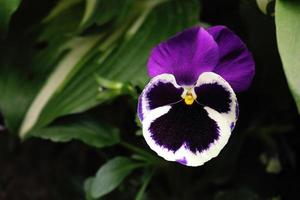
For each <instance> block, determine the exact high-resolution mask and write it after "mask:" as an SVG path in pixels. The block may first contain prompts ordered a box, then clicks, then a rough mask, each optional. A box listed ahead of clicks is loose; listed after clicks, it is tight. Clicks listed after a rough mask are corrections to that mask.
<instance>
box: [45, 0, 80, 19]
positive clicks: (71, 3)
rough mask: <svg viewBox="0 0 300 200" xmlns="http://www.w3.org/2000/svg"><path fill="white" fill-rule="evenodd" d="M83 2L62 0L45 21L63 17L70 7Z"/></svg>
mask: <svg viewBox="0 0 300 200" xmlns="http://www.w3.org/2000/svg"><path fill="white" fill-rule="evenodd" d="M82 1H83V0H60V1H59V2H58V3H57V5H56V6H55V7H54V8H53V9H52V10H51V12H50V13H49V15H48V16H47V17H46V18H45V19H44V22H48V21H51V20H52V19H54V18H56V17H57V16H59V15H61V14H62V13H63V12H65V11H66V10H67V9H69V8H70V7H72V6H74V5H76V4H78V3H80V2H82Z"/></svg>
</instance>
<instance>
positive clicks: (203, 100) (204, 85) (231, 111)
mask: <svg viewBox="0 0 300 200" xmlns="http://www.w3.org/2000/svg"><path fill="white" fill-rule="evenodd" d="M194 91H195V94H196V95H197V99H196V101H197V102H198V103H200V104H201V105H203V106H208V107H210V108H211V109H214V110H216V111H217V112H219V113H220V114H221V115H222V116H223V117H224V118H225V119H227V121H228V123H229V125H230V126H231V128H232V129H233V128H234V126H235V123H236V121H237V118H238V102H237V98H236V95H235V93H234V91H233V89H232V88H231V87H230V85H229V83H227V82H226V81H225V80H224V79H223V78H222V77H221V76H220V75H218V74H215V73H213V72H205V73H202V74H201V75H200V76H199V78H198V80H197V83H196V85H195V88H194Z"/></svg>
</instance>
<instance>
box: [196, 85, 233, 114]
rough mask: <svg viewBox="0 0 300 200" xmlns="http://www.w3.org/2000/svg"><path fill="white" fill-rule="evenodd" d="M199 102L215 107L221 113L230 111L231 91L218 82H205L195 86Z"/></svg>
mask: <svg viewBox="0 0 300 200" xmlns="http://www.w3.org/2000/svg"><path fill="white" fill-rule="evenodd" d="M195 93H196V95H197V102H198V103H200V104H202V105H204V106H208V107H210V108H213V109H215V110H216V111H218V112H220V113H227V112H229V111H230V104H231V98H230V96H231V95H230V92H229V91H228V90H227V89H226V88H224V87H223V86H221V85H219V84H217V83H209V84H203V85H200V86H198V87H195Z"/></svg>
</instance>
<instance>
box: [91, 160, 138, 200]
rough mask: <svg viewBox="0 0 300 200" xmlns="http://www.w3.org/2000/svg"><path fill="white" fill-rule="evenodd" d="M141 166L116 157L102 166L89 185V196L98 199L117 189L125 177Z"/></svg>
mask: <svg viewBox="0 0 300 200" xmlns="http://www.w3.org/2000/svg"><path fill="white" fill-rule="evenodd" d="M140 166H141V163H136V162H134V161H133V160H130V159H129V158H126V157H117V158H114V159H112V160H110V161H108V162H107V163H106V164H104V165H103V166H102V167H101V168H100V169H99V170H98V172H97V174H96V176H95V178H94V180H93V181H92V184H91V188H90V189H91V192H90V193H91V196H92V197H93V198H99V197H101V196H103V195H105V194H108V193H109V192H111V191H112V190H114V189H115V188H116V187H118V186H119V185H120V184H121V182H122V181H123V180H124V178H125V177H126V176H128V175H129V174H130V172H132V171H133V170H134V169H136V168H138V167H140Z"/></svg>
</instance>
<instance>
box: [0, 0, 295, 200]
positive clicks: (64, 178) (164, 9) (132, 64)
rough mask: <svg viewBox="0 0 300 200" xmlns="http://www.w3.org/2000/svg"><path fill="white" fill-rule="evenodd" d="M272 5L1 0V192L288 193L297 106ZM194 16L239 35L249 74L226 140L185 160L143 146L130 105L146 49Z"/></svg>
mask: <svg viewBox="0 0 300 200" xmlns="http://www.w3.org/2000/svg"><path fill="white" fill-rule="evenodd" d="M274 8H275V1H268V0H266V1H263V0H262V1H255V0H227V1H218V0H200V1H198V0H187V1H185V0H169V1H167V0H111V1H105V0H43V1H37V0H22V1H21V0H0V19H1V21H0V26H1V28H0V38H1V39H0V113H1V118H0V200H19V199H23V200H37V199H43V200H50V199H51V200H53V199H55V200H60V199H63V200H65V199H73V200H75V199H87V200H93V199H139V200H141V199H172V200H177V199H178V200H179V199H180V200H181V199H205V200H206V199H208V200H210V199H212V200H227V199H228V200H231V199H232V200H248V199H249V200H259V199H267V200H283V199H297V197H298V192H299V190H300V185H299V183H298V179H297V177H300V176H299V173H300V172H299V153H300V152H299V150H300V145H299V144H300V135H299V125H300V123H299V114H298V111H297V107H296V103H295V100H294V99H293V96H292V94H291V92H290V89H289V87H288V84H287V80H286V76H285V72H284V69H283V66H282V63H281V59H280V56H279V53H278V48H277V40H276V26H275V19H274V12H275V11H274ZM299 8H300V6H299ZM196 24H201V25H202V26H211V25H225V26H227V27H229V28H230V29H232V30H233V31H234V32H235V33H236V34H237V35H239V36H240V37H241V38H242V40H243V41H244V42H245V43H246V45H247V46H248V48H249V49H250V51H251V52H252V53H253V56H254V59H255V63H256V76H255V79H254V82H253V84H252V86H251V88H250V89H249V90H248V91H246V92H244V93H240V94H237V97H238V100H239V104H240V117H239V120H238V123H237V126H236V128H235V130H234V131H233V133H232V136H231V138H230V141H229V143H228V144H227V146H225V148H224V149H223V150H222V152H221V153H220V155H219V156H218V157H216V158H214V159H213V160H211V161H210V162H208V163H206V164H205V165H204V166H201V167H197V168H190V167H185V166H182V165H180V164H177V163H169V162H166V161H164V160H163V159H161V158H159V157H158V156H156V154H155V153H154V152H151V150H150V149H149V148H148V146H147V144H146V143H145V141H144V139H143V137H142V136H141V130H140V124H139V122H138V120H137V118H136V106H137V97H138V95H139V94H140V92H141V91H142V89H143V86H144V85H145V84H146V83H147V81H149V78H148V77H147V73H146V61H147V57H148V55H149V52H150V50H151V48H152V47H153V46H154V45H155V44H158V43H159V42H160V41H162V40H164V39H167V38H168V37H170V36H172V35H173V34H175V33H176V32H179V31H182V30H183V29H185V28H187V27H191V26H193V25H196ZM299 37H300V35H299ZM298 55H299V54H298ZM299 87H300V86H299ZM97 171H98V172H97Z"/></svg>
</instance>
